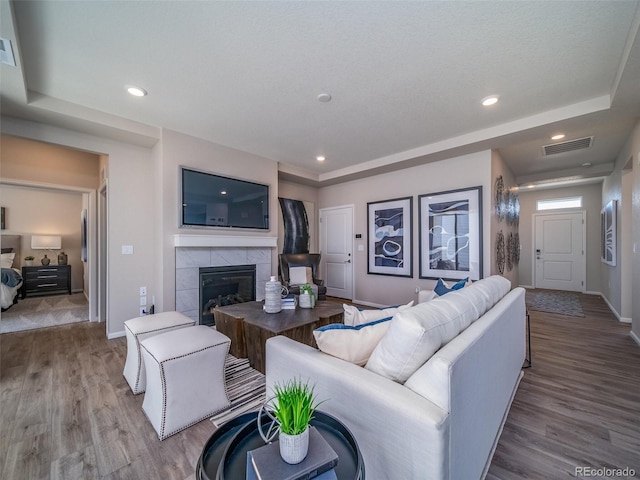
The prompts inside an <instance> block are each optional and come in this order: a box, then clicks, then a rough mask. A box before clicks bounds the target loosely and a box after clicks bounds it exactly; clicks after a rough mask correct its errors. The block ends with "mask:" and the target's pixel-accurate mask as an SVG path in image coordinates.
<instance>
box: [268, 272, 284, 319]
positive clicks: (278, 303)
mask: <svg viewBox="0 0 640 480" xmlns="http://www.w3.org/2000/svg"><path fill="white" fill-rule="evenodd" d="M280 310H282V284H281V283H280V282H279V281H278V279H277V277H275V276H272V277H271V280H269V281H268V282H267V283H266V284H265V286H264V311H265V312H267V313H278V312H279V311H280Z"/></svg>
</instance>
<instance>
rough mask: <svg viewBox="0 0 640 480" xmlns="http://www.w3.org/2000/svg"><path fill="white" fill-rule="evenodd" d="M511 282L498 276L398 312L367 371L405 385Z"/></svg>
mask: <svg viewBox="0 0 640 480" xmlns="http://www.w3.org/2000/svg"><path fill="white" fill-rule="evenodd" d="M510 286H511V283H510V282H509V281H508V280H506V279H504V278H503V277H499V276H494V277H490V278H488V279H484V280H480V281H478V282H474V284H473V285H471V286H470V287H468V288H464V289H460V290H457V291H455V292H451V293H449V294H447V295H445V296H443V297H438V298H435V299H434V300H432V301H430V302H426V303H420V304H418V305H416V306H415V307H413V308H409V309H406V310H404V311H402V312H398V313H397V314H396V315H395V316H394V318H393V320H392V322H391V324H390V325H389V330H388V331H387V333H386V334H385V336H384V337H383V338H382V340H381V341H380V343H379V344H378V346H377V347H376V348H375V349H374V351H373V352H372V354H371V357H369V361H368V362H367V364H366V368H367V369H369V370H371V371H373V372H376V373H378V374H379V375H382V376H385V377H387V378H389V379H391V380H394V381H396V382H399V383H404V382H405V381H406V380H407V379H408V378H409V377H410V376H411V375H412V374H413V373H414V372H415V371H416V370H417V369H418V368H420V366H421V365H423V364H424V363H425V362H426V361H427V360H428V359H429V358H430V357H431V356H432V355H433V354H434V353H435V352H436V351H438V349H440V348H441V347H442V346H443V345H446V344H447V343H448V342H450V341H451V340H452V339H453V338H455V337H456V336H457V335H458V334H459V333H460V332H461V331H463V330H464V329H466V328H467V327H468V326H469V325H471V323H473V322H474V321H476V320H477V319H478V318H479V317H480V316H481V315H483V314H484V313H485V312H486V311H487V310H488V309H489V308H491V307H492V306H493V305H494V303H495V302H494V303H491V301H493V299H494V298H495V301H496V302H497V301H498V300H499V299H500V298H501V297H502V296H504V295H505V294H506V293H507V292H508V291H509V288H510Z"/></svg>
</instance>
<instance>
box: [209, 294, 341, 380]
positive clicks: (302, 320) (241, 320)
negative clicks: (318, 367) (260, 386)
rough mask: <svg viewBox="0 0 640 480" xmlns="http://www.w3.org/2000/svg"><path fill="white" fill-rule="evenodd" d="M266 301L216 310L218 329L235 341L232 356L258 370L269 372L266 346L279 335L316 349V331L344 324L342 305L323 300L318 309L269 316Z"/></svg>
mask: <svg viewBox="0 0 640 480" xmlns="http://www.w3.org/2000/svg"><path fill="white" fill-rule="evenodd" d="M262 306H263V302H246V303H237V304H235V305H228V306H226V307H219V308H216V309H215V310H214V313H213V315H214V318H215V320H216V329H217V330H218V331H219V332H220V333H223V334H225V335H226V336H227V337H229V338H230V339H231V349H230V351H229V353H231V355H233V356H235V357H237V358H248V359H249V363H250V364H251V366H252V367H253V368H255V369H256V370H258V371H260V372H262V373H265V344H266V342H267V340H268V339H269V338H271V337H275V336H276V335H284V336H286V337H289V338H291V339H292V340H296V341H298V342H300V343H304V344H306V345H310V346H312V347H316V341H315V339H314V338H313V331H314V330H315V329H316V328H319V327H322V326H324V325H329V324H331V323H343V321H344V315H343V314H344V309H343V307H342V304H341V303H337V302H329V301H326V300H321V301H318V302H316V306H315V307H314V308H300V307H297V308H296V309H295V310H282V311H280V312H279V313H266V312H265V311H264V310H263V309H262Z"/></svg>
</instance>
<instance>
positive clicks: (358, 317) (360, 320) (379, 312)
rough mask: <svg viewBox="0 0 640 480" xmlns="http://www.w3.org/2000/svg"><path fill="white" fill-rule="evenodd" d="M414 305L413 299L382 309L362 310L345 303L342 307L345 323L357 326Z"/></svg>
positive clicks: (392, 314)
mask: <svg viewBox="0 0 640 480" xmlns="http://www.w3.org/2000/svg"><path fill="white" fill-rule="evenodd" d="M412 306H413V300H412V301H410V302H409V303H407V304H406V305H399V306H397V307H388V308H382V309H377V308H373V309H367V310H360V309H359V308H357V307H354V306H353V305H347V304H346V303H344V304H343V305H342V308H344V324H345V325H349V326H352V327H356V326H358V325H362V324H364V323H370V322H374V321H376V320H380V319H382V318H387V317H393V316H394V315H395V314H396V313H398V312H401V311H402V310H405V309H407V308H410V307H412Z"/></svg>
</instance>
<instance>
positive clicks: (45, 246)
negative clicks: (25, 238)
mask: <svg viewBox="0 0 640 480" xmlns="http://www.w3.org/2000/svg"><path fill="white" fill-rule="evenodd" d="M31 248H33V249H34V250H60V249H61V248H62V237H61V236H60V235H31Z"/></svg>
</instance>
